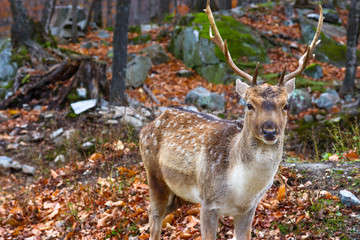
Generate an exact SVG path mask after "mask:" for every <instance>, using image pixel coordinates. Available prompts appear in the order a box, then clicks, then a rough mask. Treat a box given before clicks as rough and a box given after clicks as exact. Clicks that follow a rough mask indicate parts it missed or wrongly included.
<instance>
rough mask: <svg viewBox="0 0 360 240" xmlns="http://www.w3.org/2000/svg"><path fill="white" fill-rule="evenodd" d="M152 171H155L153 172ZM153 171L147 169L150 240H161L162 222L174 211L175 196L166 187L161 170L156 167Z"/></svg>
mask: <svg viewBox="0 0 360 240" xmlns="http://www.w3.org/2000/svg"><path fill="white" fill-rule="evenodd" d="M151 169H154V170H153V171H151ZM151 169H148V168H147V169H146V170H147V171H146V174H147V179H148V184H149V192H150V206H149V223H150V239H151V240H160V233H161V224H162V221H163V219H164V217H165V216H166V214H168V213H169V212H171V211H172V210H173V209H174V207H175V206H173V205H174V199H175V196H174V194H173V193H172V192H171V190H170V189H169V187H168V186H167V185H166V183H165V181H164V180H162V177H161V175H160V174H161V173H160V172H159V169H156V167H152V168H151ZM176 205H177V204H176Z"/></svg>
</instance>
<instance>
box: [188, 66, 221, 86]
mask: <svg viewBox="0 0 360 240" xmlns="http://www.w3.org/2000/svg"><path fill="white" fill-rule="evenodd" d="M227 69H228V67H227V64H226V63H219V64H211V65H204V66H201V67H196V68H195V70H196V71H197V72H198V73H199V74H200V75H201V76H202V77H203V78H205V79H206V80H208V81H209V82H211V83H225V81H226V71H227Z"/></svg>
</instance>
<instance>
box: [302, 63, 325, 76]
mask: <svg viewBox="0 0 360 240" xmlns="http://www.w3.org/2000/svg"><path fill="white" fill-rule="evenodd" d="M304 74H305V75H307V76H309V77H312V78H315V79H320V78H322V77H323V76H324V72H323V69H322V67H321V65H320V64H317V63H313V64H311V65H309V66H308V67H307V68H305V70H304Z"/></svg>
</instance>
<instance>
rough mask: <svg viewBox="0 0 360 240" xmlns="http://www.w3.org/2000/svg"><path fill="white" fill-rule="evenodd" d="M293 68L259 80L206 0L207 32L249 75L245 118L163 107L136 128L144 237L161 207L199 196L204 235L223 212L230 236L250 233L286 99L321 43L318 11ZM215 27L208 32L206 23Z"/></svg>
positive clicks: (155, 227) (280, 140) (279, 137)
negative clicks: (145, 206) (275, 78)
mask: <svg viewBox="0 0 360 240" xmlns="http://www.w3.org/2000/svg"><path fill="white" fill-rule="evenodd" d="M319 7H320V18H319V22H318V26H317V31H316V33H315V36H314V38H313V40H312V42H311V44H310V46H308V48H307V51H306V52H305V54H304V55H303V56H302V57H301V58H300V59H299V66H298V68H297V69H296V70H295V71H294V72H292V73H289V74H287V75H285V72H286V68H285V69H284V71H283V73H282V74H281V77H280V80H279V84H278V85H276V86H275V85H274V86H272V85H269V84H266V83H265V84H262V85H257V81H256V77H257V71H258V66H259V64H258V65H257V67H256V70H255V73H254V75H253V76H251V75H249V74H247V73H246V72H244V71H242V70H240V69H239V68H238V67H237V66H236V65H235V64H234V62H233V60H232V58H231V56H230V53H229V51H228V47H227V44H226V40H225V41H223V40H222V38H221V36H220V34H219V31H218V29H217V27H216V24H215V20H214V17H213V15H212V12H211V9H210V6H209V0H208V2H207V6H206V9H205V12H206V14H207V16H208V18H209V21H210V38H211V40H212V41H213V42H214V43H215V44H216V45H217V46H218V47H219V48H220V49H221V50H222V52H223V54H224V55H225V57H226V61H227V62H228V64H229V65H230V67H231V68H232V69H233V70H234V71H235V73H237V74H238V75H240V76H241V77H243V78H245V79H247V80H248V81H249V82H251V85H250V86H249V85H248V84H246V83H243V82H241V81H240V80H239V79H238V80H236V91H237V92H238V93H239V94H240V96H241V97H242V98H244V99H245V100H246V102H247V109H246V111H245V118H244V122H243V123H241V122H238V121H227V120H222V119H220V118H218V117H215V116H212V115H207V114H204V113H200V112H193V111H188V110H184V109H170V110H166V111H165V112H163V113H162V114H161V115H160V116H159V117H157V118H156V119H155V120H154V121H153V122H151V123H149V124H148V125H146V126H145V127H144V128H143V129H142V131H141V133H140V153H141V156H142V160H143V162H144V166H145V170H146V174H147V180H148V184H149V191H150V206H149V222H150V239H151V240H157V239H160V233H161V224H162V220H163V218H164V217H165V215H166V214H168V213H170V212H171V211H173V210H175V209H177V208H178V207H180V206H181V204H182V203H183V202H185V201H189V202H194V203H201V211H200V228H201V235H202V239H207V240H211V239H216V231H217V225H218V220H219V217H220V216H221V215H231V216H233V218H234V227H235V237H236V239H238V240H242V239H250V238H251V224H252V221H253V217H254V213H255V209H256V207H257V204H258V202H259V201H260V200H261V198H262V196H263V195H264V193H265V192H266V190H267V189H268V188H269V187H270V186H271V185H272V182H273V178H274V176H275V174H276V171H277V169H278V166H279V163H280V161H281V159H282V154H283V145H284V130H285V125H286V121H287V110H288V104H287V100H288V98H289V95H290V94H291V92H292V91H293V90H294V88H295V79H294V77H295V76H297V75H299V74H300V73H301V72H302V71H303V70H304V68H305V67H306V64H307V62H308V60H309V58H311V57H313V50H314V48H315V47H316V46H317V45H318V44H319V42H320V41H318V37H319V35H320V31H321V27H322V22H323V16H322V9H321V6H319ZM212 29H213V30H214V34H215V35H214V36H213V34H212V32H211V30H212Z"/></svg>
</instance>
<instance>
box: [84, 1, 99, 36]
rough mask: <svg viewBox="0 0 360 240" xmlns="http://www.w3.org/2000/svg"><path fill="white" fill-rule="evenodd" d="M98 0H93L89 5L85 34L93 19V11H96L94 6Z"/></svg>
mask: <svg viewBox="0 0 360 240" xmlns="http://www.w3.org/2000/svg"><path fill="white" fill-rule="evenodd" d="M96 1H97V0H92V2H91V4H90V7H89V13H88V15H87V18H86V24H85V34H86V33H87V30H88V27H89V24H90V21H91V16H92V12H93V11H94V7H95V3H96Z"/></svg>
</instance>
